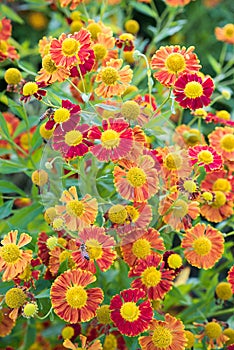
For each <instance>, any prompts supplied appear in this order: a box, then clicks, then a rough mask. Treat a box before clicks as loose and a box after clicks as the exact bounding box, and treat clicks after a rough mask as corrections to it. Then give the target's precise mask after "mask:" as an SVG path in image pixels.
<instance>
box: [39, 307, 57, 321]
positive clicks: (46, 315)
mask: <svg viewBox="0 0 234 350" xmlns="http://www.w3.org/2000/svg"><path fill="white" fill-rule="evenodd" d="M52 310H53V307H52V306H51V308H50V309H49V311H48V312H47V314H45V315H44V316H38V315H37V316H36V317H37V318H39V320H44V319H45V318H47V317H48V316H49V314H50V313H51V311H52Z"/></svg>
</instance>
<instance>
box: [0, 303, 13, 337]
mask: <svg viewBox="0 0 234 350" xmlns="http://www.w3.org/2000/svg"><path fill="white" fill-rule="evenodd" d="M10 313H11V310H10V309H9V308H6V307H4V308H1V309H0V337H6V336H7V335H8V334H10V333H11V331H12V329H13V327H14V326H15V320H13V319H12V318H10V316H9V314H10Z"/></svg>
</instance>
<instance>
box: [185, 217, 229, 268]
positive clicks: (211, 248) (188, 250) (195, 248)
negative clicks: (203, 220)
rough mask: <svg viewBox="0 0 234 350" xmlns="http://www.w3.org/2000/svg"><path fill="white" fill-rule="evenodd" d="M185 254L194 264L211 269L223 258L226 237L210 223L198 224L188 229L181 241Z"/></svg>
mask: <svg viewBox="0 0 234 350" xmlns="http://www.w3.org/2000/svg"><path fill="white" fill-rule="evenodd" d="M181 247H182V248H184V256H185V258H186V259H187V260H188V262H189V263H190V264H191V265H192V266H196V267H198V268H200V269H205V270H207V269H210V268H212V267H213V266H214V265H215V263H216V262H217V261H218V260H220V259H221V257H222V255H223V252H224V238H223V235H222V233H221V232H220V231H218V230H217V229H215V228H213V227H212V226H210V225H207V226H206V225H205V224H197V225H195V226H194V227H192V228H191V229H189V230H187V231H186V233H185V234H184V237H183V239H182V242H181Z"/></svg>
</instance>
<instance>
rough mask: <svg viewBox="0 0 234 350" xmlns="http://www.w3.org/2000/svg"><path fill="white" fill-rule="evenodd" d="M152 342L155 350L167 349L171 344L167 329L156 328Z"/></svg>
mask: <svg viewBox="0 0 234 350" xmlns="http://www.w3.org/2000/svg"><path fill="white" fill-rule="evenodd" d="M152 341H153V343H154V345H155V347H156V348H159V349H169V348H168V347H169V346H170V345H171V343H172V335H171V332H170V330H169V329H167V328H165V327H163V326H157V327H156V328H155V330H154V333H153V336H152Z"/></svg>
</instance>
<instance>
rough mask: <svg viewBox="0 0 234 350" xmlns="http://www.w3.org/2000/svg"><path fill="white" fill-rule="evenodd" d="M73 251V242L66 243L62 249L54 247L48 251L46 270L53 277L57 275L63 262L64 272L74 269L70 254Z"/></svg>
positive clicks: (74, 248) (74, 265)
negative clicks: (64, 265) (64, 263)
mask: <svg viewBox="0 0 234 350" xmlns="http://www.w3.org/2000/svg"><path fill="white" fill-rule="evenodd" d="M58 244H59V243H58ZM47 245H48V243H47ZM74 250H76V244H75V240H68V241H66V245H65V247H64V248H62V247H58V246H55V247H54V248H52V249H50V251H49V255H50V258H49V265H48V268H49V271H50V272H51V274H52V275H53V276H54V275H56V274H57V273H58V271H59V267H60V265H61V264H62V263H63V262H66V267H64V270H68V269H71V270H72V269H74V268H75V267H76V264H75V262H74V260H73V259H72V252H73V251H74Z"/></svg>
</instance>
